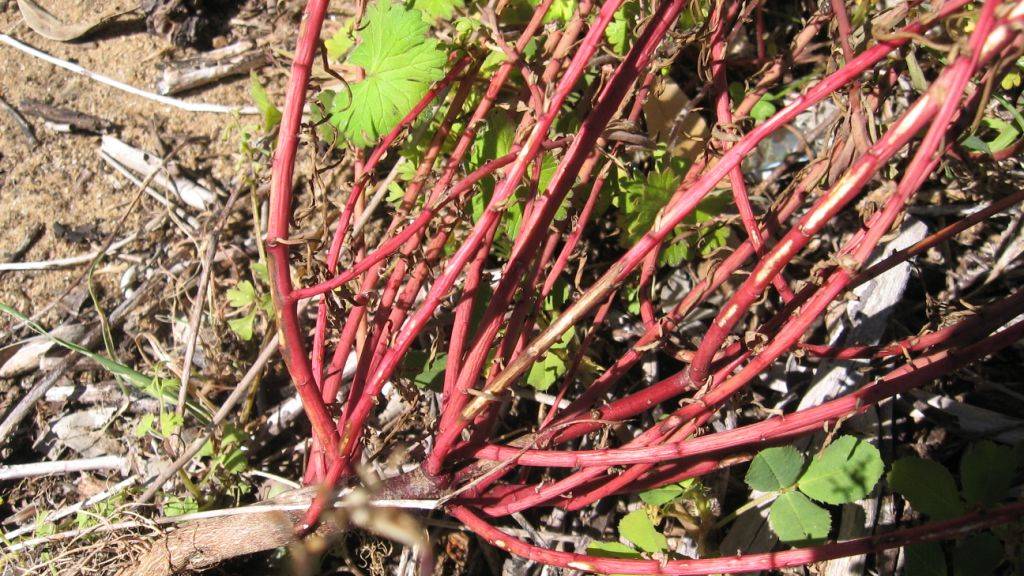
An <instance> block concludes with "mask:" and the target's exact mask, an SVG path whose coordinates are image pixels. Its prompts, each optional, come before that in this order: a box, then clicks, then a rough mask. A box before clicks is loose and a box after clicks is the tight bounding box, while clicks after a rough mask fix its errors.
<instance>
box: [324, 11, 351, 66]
mask: <svg viewBox="0 0 1024 576" xmlns="http://www.w3.org/2000/svg"><path fill="white" fill-rule="evenodd" d="M355 43H356V39H355V38H353V37H352V21H351V20H347V21H346V22H345V23H344V24H342V25H341V28H338V29H337V30H336V31H335V32H334V34H331V37H330V38H328V39H327V40H324V47H325V48H327V57H328V58H329V59H331V60H332V61H333V60H338V59H339V58H341V57H342V56H344V55H345V53H346V52H348V50H349V48H351V47H352V45H353V44H355Z"/></svg>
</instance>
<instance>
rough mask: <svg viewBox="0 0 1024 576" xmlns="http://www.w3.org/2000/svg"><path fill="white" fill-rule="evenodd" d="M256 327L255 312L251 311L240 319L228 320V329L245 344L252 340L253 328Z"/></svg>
mask: <svg viewBox="0 0 1024 576" xmlns="http://www.w3.org/2000/svg"><path fill="white" fill-rule="evenodd" d="M255 326H256V311H255V310H253V311H252V312H249V313H248V314H246V315H245V316H242V317H241V318H232V319H230V320H228V328H230V329H231V331H232V332H234V333H235V336H238V337H239V338H240V339H242V340H243V341H245V342H248V341H249V340H252V335H253V332H254V328H255Z"/></svg>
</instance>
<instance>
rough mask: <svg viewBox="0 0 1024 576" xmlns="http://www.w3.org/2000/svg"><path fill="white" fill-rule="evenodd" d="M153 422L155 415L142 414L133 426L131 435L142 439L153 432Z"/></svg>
mask: <svg viewBox="0 0 1024 576" xmlns="http://www.w3.org/2000/svg"><path fill="white" fill-rule="evenodd" d="M155 421H156V415H155V414H143V415H142V416H140V417H139V421H138V422H137V423H136V424H135V429H134V430H133V431H132V434H134V435H135V437H136V438H142V437H143V436H145V435H146V434H149V433H150V432H152V431H153V423H154V422H155Z"/></svg>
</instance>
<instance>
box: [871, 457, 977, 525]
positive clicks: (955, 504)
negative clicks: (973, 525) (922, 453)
mask: <svg viewBox="0 0 1024 576" xmlns="http://www.w3.org/2000/svg"><path fill="white" fill-rule="evenodd" d="M888 480H889V487H890V488H892V489H893V490H895V491H896V492H899V493H900V494H902V495H903V497H904V498H906V499H907V500H909V501H910V505H911V506H912V507H913V508H914V510H917V511H918V512H920V513H921V514H924V515H925V516H928V517H929V518H931V519H932V520H947V519H949V518H956V517H957V516H960V515H961V514H963V512H964V505H963V502H961V501H960V494H959V493H958V492H957V489H956V481H955V480H953V475H952V474H950V473H949V470H946V467H945V466H943V465H942V464H939V463H938V462H935V461H933V460H924V459H921V458H917V457H915V456H907V457H905V458H900V459H899V460H897V461H895V462H893V463H892V469H891V470H890V471H889V476H888Z"/></svg>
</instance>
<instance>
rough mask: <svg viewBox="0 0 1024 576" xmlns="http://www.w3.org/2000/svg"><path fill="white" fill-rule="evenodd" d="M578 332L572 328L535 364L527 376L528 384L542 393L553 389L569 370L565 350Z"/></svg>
mask: <svg viewBox="0 0 1024 576" xmlns="http://www.w3.org/2000/svg"><path fill="white" fill-rule="evenodd" d="M575 333H576V331H575V329H573V328H570V329H569V330H568V331H566V333H565V334H562V338H561V339H560V340H559V341H558V342H556V343H555V344H553V345H552V346H551V348H550V349H548V351H547V352H545V353H544V356H543V357H542V358H541V359H540V360H538V361H537V362H534V363H533V366H531V367H530V372H529V373H528V374H527V375H526V383H527V384H529V385H530V386H531V387H533V388H534V389H536V390H539V391H541V392H543V391H545V390H547V389H548V388H551V386H552V385H553V384H554V383H555V382H558V380H559V379H560V378H561V377H562V376H563V375H564V374H565V373H566V371H567V370H568V369H569V365H568V363H567V362H566V360H565V358H563V356H564V355H565V350H566V348H567V347H568V346H569V343H570V342H571V341H572V339H573V336H574V335H575Z"/></svg>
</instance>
